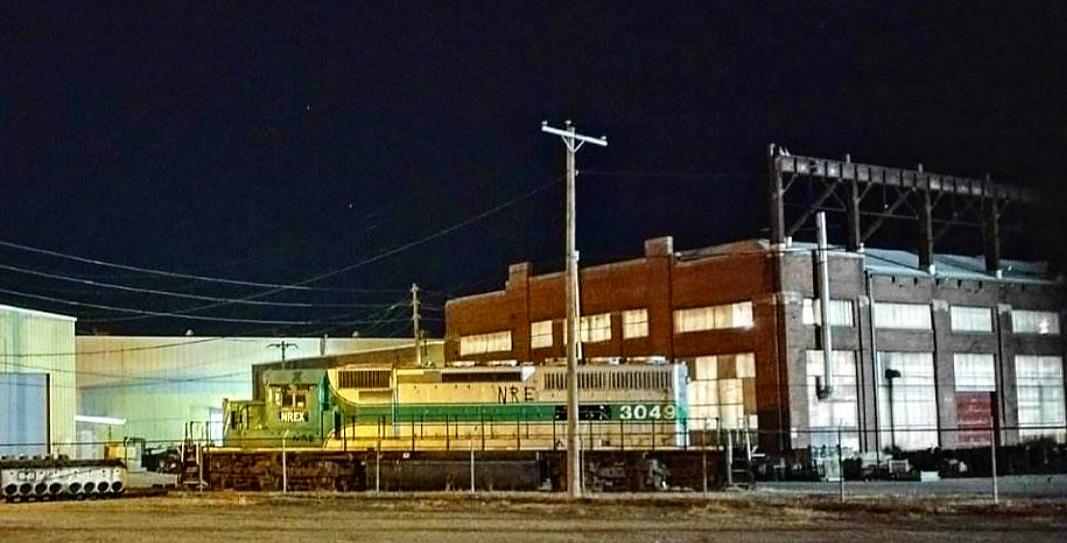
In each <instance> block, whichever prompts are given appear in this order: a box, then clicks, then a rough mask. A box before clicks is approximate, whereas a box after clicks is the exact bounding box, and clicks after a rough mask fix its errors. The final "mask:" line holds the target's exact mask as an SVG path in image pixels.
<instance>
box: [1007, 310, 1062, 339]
mask: <svg viewBox="0 0 1067 543" xmlns="http://www.w3.org/2000/svg"><path fill="white" fill-rule="evenodd" d="M1011 327H1012V332H1013V333H1016V334H1040V335H1053V336H1056V335H1059V333H1060V316H1059V314H1057V313H1055V312H1053V311H1027V310H1024V309H1012V310H1011Z"/></svg>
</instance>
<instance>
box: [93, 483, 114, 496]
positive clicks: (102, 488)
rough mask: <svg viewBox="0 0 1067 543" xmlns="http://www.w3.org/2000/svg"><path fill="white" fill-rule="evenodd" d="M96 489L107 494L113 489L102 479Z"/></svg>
mask: <svg viewBox="0 0 1067 543" xmlns="http://www.w3.org/2000/svg"><path fill="white" fill-rule="evenodd" d="M96 491H97V492H99V493H101V494H107V493H108V492H110V491H111V485H110V484H108V482H107V481H100V482H99V483H97V484H96Z"/></svg>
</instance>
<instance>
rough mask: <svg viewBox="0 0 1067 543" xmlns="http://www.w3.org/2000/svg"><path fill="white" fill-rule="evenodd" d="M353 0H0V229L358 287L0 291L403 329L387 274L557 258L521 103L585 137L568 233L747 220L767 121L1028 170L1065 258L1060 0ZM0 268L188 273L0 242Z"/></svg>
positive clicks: (1002, 176)
mask: <svg viewBox="0 0 1067 543" xmlns="http://www.w3.org/2000/svg"><path fill="white" fill-rule="evenodd" d="M368 4H373V6H362V7H359V8H357V9H354V10H346V11H340V12H338V11H334V10H331V9H313V8H306V7H301V8H300V9H295V8H268V7H263V6H262V5H257V7H255V8H248V9H230V8H208V7H204V6H200V5H199V3H193V4H191V5H190V6H189V7H174V8H158V9H148V10H143V11H130V12H114V11H101V10H99V9H94V8H85V7H80V6H78V5H76V4H74V3H71V5H69V6H66V7H51V8H44V7H26V8H18V7H12V6H9V5H5V6H4V7H2V8H0V14H2V16H3V17H2V20H3V21H4V22H3V29H4V31H3V32H2V33H0V63H2V64H0V66H2V68H3V70H2V72H0V73H2V74H3V75H2V79H0V83H2V84H0V202H2V208H0V240H4V241H8V242H15V243H19V244H23V245H27V246H32V247H37V248H44V249H49V250H54V251H59V252H62V253H69V254H74V255H79V256H82V257H88V258H94V259H99V260H106V261H111V262H118V263H123V264H128V265H133V266H139V267H149V268H157V269H162V270H168V271H174V272H183V273H190V274H198V275H205V276H212V277H223V278H231V279H240V280H248V281H258V282H268V283H285V284H288V283H295V282H300V281H303V280H306V279H308V278H311V277H314V276H317V275H320V274H324V273H327V272H330V271H332V270H336V269H339V268H342V267H345V266H352V265H354V264H360V265H358V266H356V267H354V268H353V269H351V270H349V271H347V272H344V273H339V274H336V275H333V276H332V277H329V278H326V279H323V280H320V281H316V282H312V283H309V285H310V286H315V287H331V288H344V289H363V290H365V292H364V291H360V292H350V291H345V292H319V291H297V292H283V293H280V294H273V295H270V296H263V297H260V298H258V299H259V300H274V301H289V302H311V303H319V304H322V303H343V304H372V305H371V306H370V307H360V308H347V309H343V308H336V307H334V308H326V307H316V308H284V307H273V308H272V307H266V306H248V305H225V306H222V307H218V308H213V309H209V310H201V311H197V312H194V313H192V314H196V315H203V316H211V317H216V316H218V317H226V318H235V319H242V318H243V319H267V320H269V319H276V320H298V321H315V322H316V323H317V325H285V326H280V325H268V324H258V323H234V322H211V321H191V322H190V321H186V320H181V319H176V318H160V317H152V318H144V316H141V317H139V318H136V319H133V320H118V321H116V320H114V319H115V318H121V317H128V316H127V315H124V314H123V313H120V312H116V311H109V310H103V309H99V308H91V307H71V306H67V305H64V304H62V303H58V302H53V301H45V300H41V299H28V298H25V297H21V296H18V295H15V294H10V293H4V294H0V303H7V304H12V305H19V306H24V307H32V308H37V309H42V310H49V311H56V312H60V313H66V314H73V315H76V316H78V317H79V318H80V319H81V321H80V323H79V330H80V331H83V332H94V331H95V332H107V333H162V334H179V333H182V332H184V331H185V330H186V329H193V330H194V331H195V333H196V334H197V335H206V334H216V333H220V334H237V333H257V334H281V333H285V334H312V333H321V332H323V331H330V332H331V333H334V334H345V333H350V332H351V330H354V329H360V330H361V331H362V333H364V334H372V335H373V334H402V333H407V332H406V330H407V328H406V327H405V326H406V325H405V324H404V322H403V321H402V320H401V319H402V318H403V317H405V316H406V313H405V312H406V311H408V309H407V308H405V307H398V308H393V309H392V310H390V309H389V308H388V307H387V306H388V305H389V304H393V303H395V302H398V301H400V300H402V299H404V298H405V294H404V293H403V290H404V289H406V288H407V287H408V286H409V285H410V284H411V283H412V282H418V283H419V284H420V285H422V286H423V287H424V288H426V289H428V290H429V291H430V292H428V293H427V294H426V301H427V311H428V312H427V314H426V316H427V317H429V318H431V319H434V318H437V319H439V318H440V317H441V316H442V315H441V313H439V312H438V311H439V308H440V307H441V306H442V305H443V302H444V300H445V299H446V297H447V296H448V295H455V294H466V293H473V292H480V291H484V290H490V289H496V288H500V287H501V286H502V285H503V282H504V280H505V278H506V267H507V265H508V264H509V263H512V262H519V261H524V260H528V261H531V262H533V263H534V267H535V271H552V270H557V269H560V268H561V267H562V260H561V253H562V220H563V215H562V196H563V189H562V185H561V183H559V182H558V180H559V179H560V177H561V175H562V171H563V163H562V145H561V144H560V142H559V140H558V138H554V137H549V136H547V135H544V134H542V133H540V132H539V128H540V123H541V121H542V120H543V119H547V120H549V121H551V122H552V123H553V124H557V125H559V124H562V121H563V120H565V119H573V120H574V121H575V123H576V124H577V125H578V128H579V130H580V131H584V132H588V133H590V134H592V135H601V134H606V135H607V136H608V139H609V142H610V145H609V147H607V148H606V149H600V148H593V147H587V148H586V149H583V150H582V152H581V153H580V155H579V157H578V164H579V169H580V170H584V171H585V175H583V176H581V177H580V179H579V204H578V205H579V218H578V220H579V222H578V243H579V248H580V249H581V252H582V259H583V263H587V264H588V263H595V262H602V261H605V260H611V259H617V258H622V257H630V256H637V255H639V254H640V253H641V251H642V241H643V240H644V239H646V238H650V237H655V236H660V235H668V234H669V235H673V236H675V246H676V247H677V248H679V249H686V248H694V247H699V246H705V245H711V244H715V243H722V242H728V241H734V240H737V239H742V238H749V237H758V236H764V237H765V236H766V235H767V234H766V225H767V212H766V205H765V204H764V198H765V187H764V173H765V170H766V157H765V156H766V149H767V145H768V144H769V143H771V142H774V143H779V144H782V145H785V146H786V147H788V148H789V149H790V150H791V151H792V152H793V153H796V154H805V155H813V156H827V157H843V155H844V154H845V153H851V155H852V157H853V160H855V161H860V162H867V163H874V164H884V165H892V166H900V167H914V165H915V164H917V163H919V162H922V163H923V164H924V165H925V167H926V169H927V170H928V171H937V172H945V173H953V174H960V175H971V176H981V175H983V174H985V173H987V172H988V173H990V174H991V175H992V176H993V178H994V179H996V180H998V181H1002V182H1008V183H1015V184H1018V185H1024V186H1029V187H1035V188H1039V189H1044V190H1047V196H1046V197H1045V198H1044V200H1045V201H1046V203H1048V207H1047V208H1046V209H1044V210H1043V211H1041V212H1035V213H1032V222H1031V223H1030V224H1029V225H1028V228H1029V229H1030V230H1031V232H1032V233H1033V234H1032V235H1031V236H1029V237H1028V238H1025V239H1023V238H1020V239H1018V240H1016V241H1013V242H1012V243H1010V244H1008V246H1007V248H1006V250H1005V253H1006V256H1009V257H1010V256H1013V253H1018V254H1019V255H1021V256H1027V257H1036V258H1041V259H1043V260H1049V261H1052V262H1054V263H1055V262H1058V263H1059V264H1060V265H1061V266H1062V265H1063V263H1064V262H1067V259H1065V255H1067V243H1065V242H1064V239H1063V234H1064V233H1065V232H1067V222H1065V221H1064V219H1063V216H1064V215H1063V210H1064V209H1067V206H1065V205H1064V197H1063V195H1062V194H1063V193H1062V190H1061V189H1060V187H1061V185H1062V183H1063V176H1062V175H1061V173H1060V172H1061V170H1062V168H1063V167H1064V164H1065V161H1064V159H1063V157H1064V155H1065V150H1067V100H1065V98H1064V92H1065V89H1067V60H1065V59H1067V48H1065V34H1067V7H1065V6H1067V4H1064V3H1061V2H1048V3H1038V2H1022V3H1015V2H1011V3H1009V2H1001V3H982V2H958V3H955V2H947V3H941V2H939V3H932V2H917V3H908V2H881V3H866V2H850V3H838V2H791V3H788V4H786V3H770V4H767V3H761V2H730V3H719V2H693V3H685V2H671V3H668V4H669V5H666V6H665V5H663V4H664V3H659V2H607V3H590V2H560V3H548V2H523V3H518V2H483V3H473V2H434V3H426V4H420V3H415V2H410V3H408V2H406V3H401V4H380V3H377V2H369V3H368ZM554 181H556V182H555V183H553V182H554ZM531 191H533V194H532V195H529V196H526V197H525V198H521V199H518V200H516V199H517V198H519V197H520V196H523V195H526V194H529V193H530V192H531ZM508 203H510V205H508V206H507V207H505V208H503V209H501V210H499V211H496V212H494V213H490V214H487V215H485V216H484V217H483V218H480V219H478V220H475V221H471V222H470V223H469V224H466V225H465V226H462V227H458V228H455V229H453V230H450V231H448V232H445V233H443V234H442V233H441V231H442V230H443V229H446V228H449V227H451V226H453V225H457V224H459V223H462V222H464V221H468V219H472V218H475V217H478V216H480V215H481V214H483V213H486V212H487V211H490V210H492V209H494V208H496V207H498V206H501V205H503V204H508ZM761 229H762V230H761ZM428 236H433V237H431V239H429V240H428V241H426V242H425V243H421V244H415V245H413V246H412V247H411V248H408V249H406V250H402V251H395V252H393V253H389V254H388V256H384V257H383V256H382V255H383V254H387V252H389V251H393V250H394V249H397V248H398V247H402V246H404V245H406V244H410V243H411V242H415V241H417V240H421V239H424V238H427V237H428ZM834 236H835V237H837V238H838V240H837V241H841V238H840V232H837V233H835V234H834ZM976 239H977V238H976ZM898 241H900V240H894V239H887V240H885V243H886V244H889V245H892V244H894V243H895V242H898ZM961 250H962V251H964V252H966V251H967V250H969V251H970V252H971V253H972V254H974V253H978V252H979V251H980V245H977V244H975V246H974V247H971V248H969V249H968V248H962V249H961ZM0 263H3V264H8V265H12V266H18V267H21V268H26V269H32V270H37V271H44V272H47V273H50V274H55V275H62V276H65V277H76V278H81V279H90V280H94V281H104V282H110V283H115V284H121V285H125V286H129V287H134V288H148V289H156V290H166V291H178V292H183V293H192V294H195V295H203V296H211V297H221V298H243V297H248V296H252V295H258V294H259V293H262V292H263V291H264V290H266V289H264V288H252V287H242V286H237V285H224V284H213V283H206V282H200V281H193V280H188V279H178V278H173V277H164V276H155V275H148V274H142V273H137V272H133V271H129V270H117V269H111V268H105V267H99V266H92V265H87V264H85V263H79V262H73V261H68V260H63V259H57V258H52V257H46V256H44V255H40V254H34V253H29V252H26V251H20V250H15V249H11V248H0ZM0 288H3V289H6V290H9V291H18V292H24V293H32V294H36V295H39V296H48V297H51V298H56V299H63V300H75V301H81V302H88V303H94V304H101V305H110V306H120V307H127V308H135V309H142V310H151V311H165V312H181V311H185V310H188V309H189V308H191V307H194V306H199V305H204V303H205V302H204V301H197V300H189V299H177V298H172V297H161V296H158V295H153V294H147V293H143V292H129V291H125V292H124V291H116V290H112V289H104V288H99V287H95V286H92V285H87V284H83V283H82V284H80V283H74V282H70V281H66V282H64V281H57V280H53V279H46V278H43V277H39V276H37V277H34V276H27V275H26V274H24V273H17V272H13V271H10V270H0ZM339 320H357V321H360V320H361V321H374V322H373V323H367V322H360V323H352V324H350V325H344V326H342V325H335V324H331V323H334V322H337V321H339ZM319 321H327V322H319ZM428 324H429V325H430V327H431V330H434V331H435V332H436V333H440V331H441V323H440V321H434V320H431V321H429V322H428Z"/></svg>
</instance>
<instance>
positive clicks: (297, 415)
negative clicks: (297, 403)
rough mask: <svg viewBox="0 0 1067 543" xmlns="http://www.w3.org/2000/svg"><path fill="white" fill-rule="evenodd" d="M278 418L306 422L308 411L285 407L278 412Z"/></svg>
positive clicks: (285, 420)
mask: <svg viewBox="0 0 1067 543" xmlns="http://www.w3.org/2000/svg"><path fill="white" fill-rule="evenodd" d="M278 420H280V421H282V422H307V421H308V412H307V411H293V410H289V409H286V410H283V411H279V412H278Z"/></svg>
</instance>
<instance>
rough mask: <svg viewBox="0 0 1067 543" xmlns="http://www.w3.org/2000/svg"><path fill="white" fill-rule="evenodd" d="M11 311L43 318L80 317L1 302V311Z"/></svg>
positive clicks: (73, 318)
mask: <svg viewBox="0 0 1067 543" xmlns="http://www.w3.org/2000/svg"><path fill="white" fill-rule="evenodd" d="M3 311H10V312H12V313H22V314H24V315H29V316H31V317H40V318H43V319H53V320H61V321H68V322H77V321H78V317H72V316H70V315H60V314H59V313H49V312H47V311H38V310H36V309H27V308H25V307H15V306H13V305H5V304H0V312H3Z"/></svg>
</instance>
